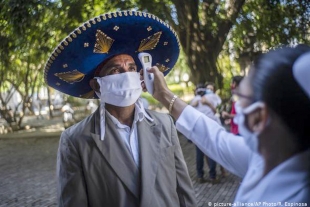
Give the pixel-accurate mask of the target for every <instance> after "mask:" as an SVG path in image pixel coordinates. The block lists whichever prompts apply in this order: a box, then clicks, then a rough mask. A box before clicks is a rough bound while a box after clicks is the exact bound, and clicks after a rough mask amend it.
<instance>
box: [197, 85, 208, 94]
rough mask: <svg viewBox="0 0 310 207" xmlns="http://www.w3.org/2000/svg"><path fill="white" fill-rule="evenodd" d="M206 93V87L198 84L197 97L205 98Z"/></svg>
mask: <svg viewBox="0 0 310 207" xmlns="http://www.w3.org/2000/svg"><path fill="white" fill-rule="evenodd" d="M205 93H206V87H205V85H204V84H203V83H198V84H197V85H196V89H195V95H200V96H203V95H204V94H205Z"/></svg>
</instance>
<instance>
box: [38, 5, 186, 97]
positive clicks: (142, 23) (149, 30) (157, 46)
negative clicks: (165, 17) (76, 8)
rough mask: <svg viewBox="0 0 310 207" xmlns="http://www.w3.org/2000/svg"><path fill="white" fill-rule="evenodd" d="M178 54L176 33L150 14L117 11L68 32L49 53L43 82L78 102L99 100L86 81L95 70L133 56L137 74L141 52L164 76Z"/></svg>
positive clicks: (139, 67)
mask: <svg viewBox="0 0 310 207" xmlns="http://www.w3.org/2000/svg"><path fill="white" fill-rule="evenodd" d="M179 51H180V45H179V40H178V37H177V34H176V33H175V31H174V30H173V29H172V28H171V27H170V26H169V25H168V24H166V23H165V22H164V21H162V20H160V19H159V18H158V17H156V16H154V15H153V14H149V13H144V12H139V11H119V12H114V13H108V14H102V15H100V16H98V17H95V18H93V19H91V20H89V21H87V22H85V23H84V24H82V25H81V26H79V27H78V28H76V29H75V30H74V31H73V32H71V33H70V34H69V35H68V36H67V37H66V38H65V39H64V40H63V41H62V42H61V43H60V44H59V45H58V46H57V47H56V48H55V50H54V51H53V52H52V54H51V55H50V57H49V59H48V61H47V63H46V66H45V69H44V79H45V82H46V83H47V84H48V85H49V86H50V87H52V88H55V89H56V90H58V91H61V92H63V93H65V94H68V95H71V96H75V97H80V98H98V97H97V96H96V94H95V93H94V91H93V90H92V88H91V87H90V86H89V81H90V79H92V78H93V77H94V73H95V69H96V67H97V66H98V65H99V64H100V63H102V62H103V61H104V60H107V59H108V58H110V57H112V56H115V55H118V54H128V55H130V56H132V57H133V58H134V60H135V62H136V64H137V67H138V70H140V69H141V68H142V66H141V63H140V61H139V59H138V54H139V53H140V52H147V53H149V54H151V55H152V60H153V61H152V65H156V66H157V67H158V68H159V69H160V70H161V71H162V72H163V73H164V75H167V74H168V73H169V72H170V70H171V69H172V68H173V66H174V65H175V63H176V61H177V59H178V56H179Z"/></svg>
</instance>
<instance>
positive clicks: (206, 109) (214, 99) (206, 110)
mask: <svg viewBox="0 0 310 207" xmlns="http://www.w3.org/2000/svg"><path fill="white" fill-rule="evenodd" d="M204 97H205V98H206V99H207V101H208V102H210V103H211V104H212V106H213V107H214V108H216V107H217V106H218V105H220V104H221V103H222V100H221V98H220V97H219V96H218V95H217V94H214V93H208V94H206V95H204ZM196 101H198V105H197V106H196V107H195V109H197V110H198V111H200V112H201V113H203V114H205V115H206V116H208V117H209V118H211V119H213V120H214V121H216V122H217V123H219V124H221V121H220V119H219V117H217V116H216V115H215V113H214V111H213V110H212V109H211V107H210V106H208V105H206V104H202V103H201V96H200V95H196V96H195V97H194V99H193V100H192V101H191V103H194V102H196Z"/></svg>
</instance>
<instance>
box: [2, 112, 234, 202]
mask: <svg viewBox="0 0 310 207" xmlns="http://www.w3.org/2000/svg"><path fill="white" fill-rule="evenodd" d="M27 123H29V124H30V125H37V126H41V128H40V129H37V130H31V129H30V130H28V131H23V132H21V133H13V134H9V135H3V134H0V207H4V206H5V207H7V206H8V207H9V206H10V207H11V206H12V207H15V206H16V207H21V206H40V207H41V206H42V207H43V206H57V204H56V186H55V183H56V182H55V170H56V169H55V165H56V152H57V147H58V141H59V134H60V131H61V130H62V129H61V127H62V123H61V120H60V118H56V119H54V120H39V121H37V120H35V119H31V118H29V119H28V120H27ZM45 125H49V126H48V127H44V126H45ZM180 142H181V146H182V149H183V153H184V157H185V159H186V162H187V165H188V169H189V173H190V176H191V178H192V180H193V185H194V187H195V193H196V197H197V202H198V206H202V207H207V206H213V203H215V202H220V203H224V202H225V203H226V202H232V201H233V199H234V197H235V194H236V191H237V188H238V187H239V183H240V179H239V178H237V177H235V176H233V175H231V174H228V176H227V177H226V178H224V179H222V180H221V182H220V183H219V184H216V185H212V184H210V183H205V184H198V183H196V180H195V177H196V170H195V167H196V162H195V146H194V145H193V144H192V143H190V142H187V140H186V139H185V138H184V137H182V136H180ZM207 171H208V169H207V165H206V163H205V172H207ZM206 174H207V173H206ZM219 174H220V173H219ZM210 202H211V203H210Z"/></svg>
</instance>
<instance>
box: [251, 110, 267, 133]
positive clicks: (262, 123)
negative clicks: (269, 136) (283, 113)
mask: <svg viewBox="0 0 310 207" xmlns="http://www.w3.org/2000/svg"><path fill="white" fill-rule="evenodd" d="M268 121H269V112H268V108H267V106H266V105H264V106H263V107H260V109H258V111H257V112H256V115H255V117H254V121H253V127H252V130H253V132H257V133H261V132H262V131H263V130H264V129H265V128H266V126H267V125H268Z"/></svg>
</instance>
